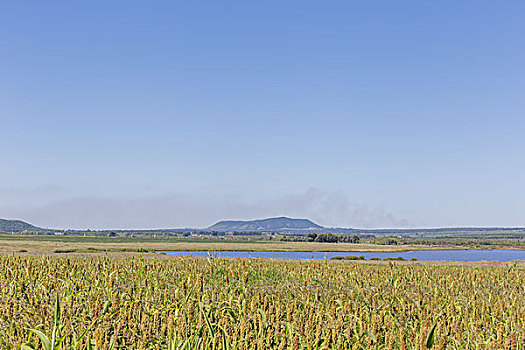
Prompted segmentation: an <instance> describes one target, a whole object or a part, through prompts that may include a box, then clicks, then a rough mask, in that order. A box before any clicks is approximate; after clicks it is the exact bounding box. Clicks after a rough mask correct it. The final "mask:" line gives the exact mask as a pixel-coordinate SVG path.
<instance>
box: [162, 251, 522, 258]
mask: <svg viewBox="0 0 525 350" xmlns="http://www.w3.org/2000/svg"><path fill="white" fill-rule="evenodd" d="M157 253H166V254H168V255H175V256H209V254H211V255H212V256H215V257H221V258H263V259H316V260H322V259H330V258H332V257H334V256H361V255H362V256H364V257H365V259H370V258H372V257H375V258H380V259H384V258H397V257H402V258H405V259H407V260H410V259H411V258H416V259H417V260H421V261H512V260H525V250H502V249H494V250H414V251H409V252H388V253H387V252H248V251H227V250H223V251H210V252H208V251H202V250H195V251H158V252H157Z"/></svg>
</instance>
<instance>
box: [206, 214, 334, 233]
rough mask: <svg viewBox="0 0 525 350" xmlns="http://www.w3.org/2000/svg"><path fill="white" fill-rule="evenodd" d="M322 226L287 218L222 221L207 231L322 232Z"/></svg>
mask: <svg viewBox="0 0 525 350" xmlns="http://www.w3.org/2000/svg"><path fill="white" fill-rule="evenodd" d="M320 229H325V227H323V226H320V225H318V224H316V223H314V222H312V221H311V220H309V219H292V218H288V217H285V216H280V217H273V218H267V219H257V220H222V221H219V222H217V223H215V224H213V225H211V226H210V227H208V228H207V230H213V231H304V230H320Z"/></svg>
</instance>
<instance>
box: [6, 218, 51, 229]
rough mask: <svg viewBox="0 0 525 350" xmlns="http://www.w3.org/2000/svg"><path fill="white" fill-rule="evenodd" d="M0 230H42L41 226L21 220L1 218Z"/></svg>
mask: <svg viewBox="0 0 525 350" xmlns="http://www.w3.org/2000/svg"><path fill="white" fill-rule="evenodd" d="M0 231H2V232H22V231H42V229H41V228H40V227H36V226H33V225H31V224H28V223H27V222H23V221H20V220H5V219H0Z"/></svg>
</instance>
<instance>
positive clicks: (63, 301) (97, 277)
mask: <svg viewBox="0 0 525 350" xmlns="http://www.w3.org/2000/svg"><path fill="white" fill-rule="evenodd" d="M0 349H46V350H49V349H73V350H75V349H167V350H168V349H169V350H174V349H232V350H233V349H293V350H295V349H525V269H524V267H523V265H517V264H513V263H509V264H505V265H498V266H486V265H484V266H473V265H468V266H467V265H465V266H463V265H442V266H438V265H429V264H418V263H393V262H390V263H388V264H386V263H377V264H361V263H346V262H334V261H301V262H296V261H295V262H294V261H284V260H283V261H268V260H255V259H246V260H239V259H220V258H183V257H178V258H169V259H157V258H144V257H141V256H135V257H120V258H114V257H113V258H112V257H50V256H41V257H37V256H0Z"/></svg>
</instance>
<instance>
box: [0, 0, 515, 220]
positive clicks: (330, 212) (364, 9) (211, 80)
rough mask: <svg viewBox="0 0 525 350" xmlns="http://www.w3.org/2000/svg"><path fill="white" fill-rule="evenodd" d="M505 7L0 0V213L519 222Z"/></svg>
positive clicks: (510, 17) (511, 45) (510, 34)
mask: <svg viewBox="0 0 525 350" xmlns="http://www.w3.org/2000/svg"><path fill="white" fill-rule="evenodd" d="M524 18H525V2H523V1H521V0H519V1H512V0H510V1H480V0H475V1H474V0H472V1H457V0H445V1H390V0H388V1H386V0H385V1H359V2H358V1H209V2H207V1H129V0H126V1H98V0H97V1H95V0H91V1H71V0H68V1H4V2H2V3H1V5H0V48H1V49H0V52H1V54H0V218H17V219H22V220H26V221H29V222H31V223H33V224H36V225H41V226H44V227H56V228H157V227H204V226H208V225H210V224H212V223H214V222H215V221H217V220H221V219H252V218H262V217H268V216H277V215H279V216H281V215H283V216H291V217H308V218H310V219H312V220H314V221H316V222H317V223H319V224H323V225H327V226H344V227H348V226H350V227H435V226H525V137H524V132H525V20H524Z"/></svg>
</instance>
